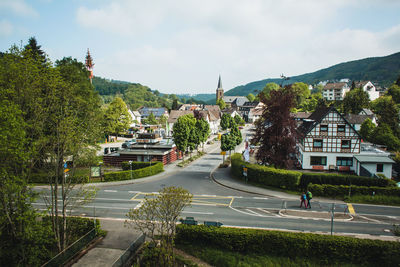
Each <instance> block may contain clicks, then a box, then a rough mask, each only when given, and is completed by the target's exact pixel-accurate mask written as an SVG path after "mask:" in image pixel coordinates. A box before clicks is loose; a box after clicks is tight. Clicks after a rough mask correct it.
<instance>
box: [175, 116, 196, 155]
mask: <svg viewBox="0 0 400 267" xmlns="http://www.w3.org/2000/svg"><path fill="white" fill-rule="evenodd" d="M195 123H196V122H195V118H194V117H193V115H192V114H186V115H183V116H181V117H179V118H178V120H177V121H176V122H175V123H174V126H173V133H172V136H173V138H174V142H175V144H176V147H177V148H178V149H179V150H180V151H182V152H183V157H184V155H185V151H186V150H187V148H188V146H189V136H190V134H191V132H192V128H194V125H195Z"/></svg>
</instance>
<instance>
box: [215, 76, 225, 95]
mask: <svg viewBox="0 0 400 267" xmlns="http://www.w3.org/2000/svg"><path fill="white" fill-rule="evenodd" d="M223 97H224V89H223V88H222V81H221V75H219V78H218V86H217V92H216V100H218V99H221V98H223Z"/></svg>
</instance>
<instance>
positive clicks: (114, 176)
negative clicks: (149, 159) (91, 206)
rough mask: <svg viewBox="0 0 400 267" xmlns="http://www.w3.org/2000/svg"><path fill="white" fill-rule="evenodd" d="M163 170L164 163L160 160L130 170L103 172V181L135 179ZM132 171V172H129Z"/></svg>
mask: <svg viewBox="0 0 400 267" xmlns="http://www.w3.org/2000/svg"><path fill="white" fill-rule="evenodd" d="M162 171H164V165H163V164H162V163H161V162H157V163H152V165H151V166H148V167H145V168H141V169H136V170H132V172H131V171H121V172H109V173H105V174H104V181H105V182H110V181H122V180H130V179H137V178H141V177H146V176H151V175H155V174H157V173H160V172H162ZM131 173H132V174H131Z"/></svg>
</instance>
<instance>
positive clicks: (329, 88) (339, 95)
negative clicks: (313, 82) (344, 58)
mask: <svg viewBox="0 0 400 267" xmlns="http://www.w3.org/2000/svg"><path fill="white" fill-rule="evenodd" d="M349 91H350V87H349V86H348V84H347V83H346V82H339V83H327V84H326V85H325V86H324V89H323V90H322V97H323V98H325V99H326V100H343V98H344V96H345V95H346V93H347V92H349Z"/></svg>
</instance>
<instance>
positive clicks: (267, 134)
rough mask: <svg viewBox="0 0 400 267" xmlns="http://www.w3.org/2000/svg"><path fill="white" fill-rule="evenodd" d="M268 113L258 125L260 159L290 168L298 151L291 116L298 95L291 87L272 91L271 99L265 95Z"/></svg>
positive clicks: (257, 136)
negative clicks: (291, 159)
mask: <svg viewBox="0 0 400 267" xmlns="http://www.w3.org/2000/svg"><path fill="white" fill-rule="evenodd" d="M261 97H262V98H261V101H262V102H263V103H264V104H265V105H266V107H267V110H266V111H265V112H263V115H262V117H261V118H260V120H259V121H258V123H257V125H256V133H255V136H254V138H253V139H252V143H253V144H256V143H259V144H260V148H259V149H258V151H257V154H256V158H257V160H259V161H261V162H262V163H263V164H272V165H274V166H275V167H277V168H282V167H288V166H289V163H290V154H291V153H294V152H295V146H296V137H297V134H296V123H295V121H294V120H293V119H292V118H291V116H290V110H291V109H292V108H293V107H294V104H295V99H294V97H295V94H294V92H293V90H292V88H291V86H286V87H285V88H283V89H282V90H279V91H272V92H271V95H270V98H269V99H267V98H266V97H265V96H261Z"/></svg>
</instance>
